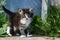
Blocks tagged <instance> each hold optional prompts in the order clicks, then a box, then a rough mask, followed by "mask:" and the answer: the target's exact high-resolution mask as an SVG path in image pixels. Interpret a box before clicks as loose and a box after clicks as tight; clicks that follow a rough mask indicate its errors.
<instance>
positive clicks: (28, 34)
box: [27, 26, 32, 37]
mask: <svg viewBox="0 0 60 40" xmlns="http://www.w3.org/2000/svg"><path fill="white" fill-rule="evenodd" d="M30 28H31V26H28V27H27V37H32V34H31V29H30Z"/></svg>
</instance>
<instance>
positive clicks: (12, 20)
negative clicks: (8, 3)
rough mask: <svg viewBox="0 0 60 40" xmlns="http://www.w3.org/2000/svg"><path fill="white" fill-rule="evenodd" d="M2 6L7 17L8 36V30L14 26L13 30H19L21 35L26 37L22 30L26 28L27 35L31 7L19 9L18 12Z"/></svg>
mask: <svg viewBox="0 0 60 40" xmlns="http://www.w3.org/2000/svg"><path fill="white" fill-rule="evenodd" d="M2 8H3V10H4V11H5V12H6V14H7V15H8V17H9V24H8V27H7V34H8V35H9V36H12V34H11V33H10V31H11V29H13V28H14V30H20V33H21V37H26V35H25V32H24V30H25V29H27V31H28V33H27V36H29V32H30V30H29V29H30V25H31V22H32V16H33V12H32V8H30V9H19V10H18V13H14V12H11V11H9V10H8V9H6V8H5V7H4V6H2Z"/></svg>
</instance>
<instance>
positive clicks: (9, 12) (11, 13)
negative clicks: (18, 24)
mask: <svg viewBox="0 0 60 40" xmlns="http://www.w3.org/2000/svg"><path fill="white" fill-rule="evenodd" d="M2 9H3V10H4V12H6V14H8V15H9V16H12V15H14V13H13V12H11V11H9V10H8V9H7V8H5V7H4V6H3V5H2Z"/></svg>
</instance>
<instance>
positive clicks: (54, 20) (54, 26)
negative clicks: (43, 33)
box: [47, 5, 60, 36]
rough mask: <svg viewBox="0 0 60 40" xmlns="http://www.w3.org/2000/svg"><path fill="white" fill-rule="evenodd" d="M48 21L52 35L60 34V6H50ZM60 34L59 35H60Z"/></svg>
mask: <svg viewBox="0 0 60 40" xmlns="http://www.w3.org/2000/svg"><path fill="white" fill-rule="evenodd" d="M47 22H48V23H49V24H50V27H51V32H50V36H59V35H60V34H59V33H60V7H59V6H51V5H50V6H49V8H48V17H47ZM58 34H59V35H58Z"/></svg>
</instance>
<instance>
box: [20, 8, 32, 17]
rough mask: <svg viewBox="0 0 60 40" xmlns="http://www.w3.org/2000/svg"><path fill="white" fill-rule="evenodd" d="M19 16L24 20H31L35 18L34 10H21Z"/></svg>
mask: <svg viewBox="0 0 60 40" xmlns="http://www.w3.org/2000/svg"><path fill="white" fill-rule="evenodd" d="M19 14H20V15H21V16H22V18H31V17H32V16H33V9H32V8H29V9H19Z"/></svg>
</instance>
